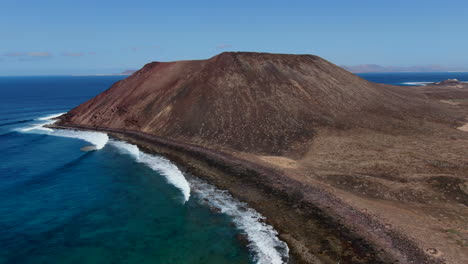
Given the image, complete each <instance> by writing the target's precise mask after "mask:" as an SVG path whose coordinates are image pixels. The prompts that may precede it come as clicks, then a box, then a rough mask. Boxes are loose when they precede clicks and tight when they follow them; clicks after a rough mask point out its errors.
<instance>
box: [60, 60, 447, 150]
mask: <svg viewBox="0 0 468 264" xmlns="http://www.w3.org/2000/svg"><path fill="white" fill-rule="evenodd" d="M447 111H448V110H445V109H442V108H440V106H439V105H438V104H437V103H432V102H428V101H427V99H426V98H425V97H424V96H423V95H421V94H419V93H413V92H412V91H411V90H410V89H402V88H401V87H394V86H387V85H381V84H375V83H371V82H368V81H366V80H364V79H362V78H360V77H358V76H356V75H354V74H352V73H350V72H348V71H346V70H344V69H342V68H340V67H338V66H336V65H334V64H332V63H330V62H328V61H326V60H324V59H322V58H320V57H317V56H312V55H286V54H267V53H247V52H226V53H221V54H219V55H217V56H215V57H212V58H210V59H208V60H196V61H176V62H152V63H149V64H147V65H145V66H144V67H143V68H142V69H141V70H139V71H137V72H135V73H134V74H133V75H131V76H130V77H128V78H127V79H125V80H122V81H119V82H117V83H115V84H114V85H113V86H112V87H111V88H110V89H108V90H107V91H105V92H104V93H102V94H100V95H98V96H97V97H95V98H93V99H91V100H89V101H87V102H85V103H83V104H82V105H80V106H78V107H77V108H75V109H73V110H72V111H70V112H69V113H68V114H67V115H66V116H65V117H64V118H62V121H61V122H62V124H74V125H86V126H93V127H106V128H117V129H127V130H135V131H143V132H146V133H149V134H153V135H157V136H162V137H166V138H171V139H176V140H181V141H188V142H193V143H199V144H203V145H211V146H218V147H227V148H231V149H234V150H239V151H247V152H255V153H264V154H271V155H296V156H297V155H301V153H304V152H305V151H306V150H307V149H308V144H309V143H310V142H311V139H313V137H314V134H315V132H316V128H317V127H332V128H336V129H340V130H343V129H350V128H355V127H362V128H369V129H373V130H377V131H388V132H389V133H391V132H394V131H395V130H400V131H398V132H399V133H402V132H404V131H402V130H411V129H412V128H413V127H414V125H413V124H414V122H413V121H414V120H415V119H419V118H421V117H422V116H424V119H425V120H434V121H436V122H454V116H453V114H452V113H450V112H447Z"/></svg>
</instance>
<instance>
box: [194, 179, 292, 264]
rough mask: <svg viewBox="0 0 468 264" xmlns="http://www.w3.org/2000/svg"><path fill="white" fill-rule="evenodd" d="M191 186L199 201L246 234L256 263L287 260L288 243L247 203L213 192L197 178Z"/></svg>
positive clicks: (209, 186) (213, 189)
mask: <svg viewBox="0 0 468 264" xmlns="http://www.w3.org/2000/svg"><path fill="white" fill-rule="evenodd" d="M190 183H191V186H192V188H193V191H194V193H195V195H197V196H198V197H200V200H201V201H202V202H204V203H207V204H208V205H209V206H213V207H215V208H217V209H219V210H220V211H221V212H222V213H224V214H226V215H229V216H230V217H232V219H233V221H234V224H235V225H236V226H237V227H238V228H239V229H240V230H243V231H244V232H245V234H246V235H247V239H248V240H249V244H248V247H249V249H250V250H251V252H253V253H254V260H255V263H258V264H282V263H287V262H288V259H289V248H288V246H287V244H286V243H285V242H283V241H281V240H280V239H279V238H278V232H276V230H275V229H274V228H273V227H272V226H270V225H267V224H266V223H264V222H263V220H264V219H265V218H264V217H263V216H262V215H261V214H259V213H258V212H257V211H255V210H254V209H252V208H249V207H247V204H245V203H242V202H240V201H238V200H237V199H235V198H234V197H232V196H231V195H230V194H229V193H228V192H226V191H221V190H218V189H216V188H215V187H214V186H212V185H210V184H208V183H205V182H203V181H202V180H200V179H196V178H194V179H191V180H190Z"/></svg>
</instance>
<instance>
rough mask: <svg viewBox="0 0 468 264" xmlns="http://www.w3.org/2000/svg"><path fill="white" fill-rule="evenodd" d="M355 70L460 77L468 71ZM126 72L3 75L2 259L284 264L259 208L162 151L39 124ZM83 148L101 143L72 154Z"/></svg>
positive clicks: (426, 78) (419, 79)
mask: <svg viewBox="0 0 468 264" xmlns="http://www.w3.org/2000/svg"><path fill="white" fill-rule="evenodd" d="M360 76H362V77H364V78H366V79H368V80H371V81H375V82H383V83H388V84H395V85H405V84H406V85H407V84H410V83H413V84H423V83H425V82H434V81H441V80H444V79H448V78H457V79H459V80H461V81H468V73H384V74H376V73H373V74H360ZM122 78H124V76H79V77H78V76H77V77H74V76H44V77H0V154H1V162H0V245H1V246H0V264H2V263H11V264H18V263H63V264H66V263H116V264H117V263H127V264H130V263H161V264H163V263H176V264H177V263H188V264H190V263H216V264H218V263H219V264H222V263H266V264H270V263H283V262H284V261H286V260H287V258H288V257H287V256H288V249H287V246H286V245H285V244H284V243H283V242H282V241H280V240H279V239H278V238H277V236H276V231H275V230H274V229H273V228H272V227H270V226H268V225H266V224H264V223H263V222H262V221H261V220H262V216H261V215H259V214H258V213H257V212H256V211H254V210H253V209H250V208H248V207H247V205H245V204H243V203H240V202H239V201H237V200H236V199H234V198H232V197H231V196H230V195H229V194H228V193H226V192H223V191H221V190H217V189H215V188H214V187H213V186H211V185H209V184H207V183H205V182H203V181H201V180H199V179H196V178H193V177H191V176H190V175H186V174H184V173H183V172H182V171H181V170H180V169H179V168H178V167H177V166H175V165H174V164H172V163H171V162H170V161H168V160H166V159H165V158H164V157H160V156H156V155H150V154H148V153H144V152H142V151H140V150H139V149H138V147H136V146H134V145H131V144H128V143H125V142H121V141H117V140H113V139H110V138H109V137H108V136H107V135H106V134H104V133H97V132H83V131H69V130H56V129H54V130H52V129H49V128H44V127H42V125H44V124H47V123H51V122H53V120H52V119H51V118H52V117H53V116H56V115H58V114H60V113H64V112H67V111H68V110H70V109H71V108H73V107H74V106H76V105H78V104H80V103H82V102H84V101H86V100H87V99H90V98H92V97H94V96H95V95H97V94H98V93H100V92H102V91H104V90H106V89H107V88H109V87H110V85H112V83H114V82H116V81H118V80H119V79H122ZM408 89H411V87H408ZM89 145H94V146H95V147H96V148H97V149H98V150H97V151H91V152H83V151H80V148H82V147H84V146H89ZM245 237H246V238H247V242H246V241H245V239H244V238H245Z"/></svg>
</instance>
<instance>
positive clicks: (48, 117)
mask: <svg viewBox="0 0 468 264" xmlns="http://www.w3.org/2000/svg"><path fill="white" fill-rule="evenodd" d="M63 114H66V112H64V113H58V114H52V115H47V116H43V117H38V118H36V120H40V121H44V120H50V119H53V118H56V117H59V116H61V115H63Z"/></svg>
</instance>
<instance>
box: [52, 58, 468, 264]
mask: <svg viewBox="0 0 468 264" xmlns="http://www.w3.org/2000/svg"><path fill="white" fill-rule="evenodd" d="M377 68H378V67H377V66H366V67H361V70H364V69H367V70H370V69H377ZM348 70H349V68H348ZM348 70H345V69H343V68H340V67H338V66H336V65H335V64H333V63H330V62H328V61H326V60H324V59H322V58H320V57H318V56H314V55H290V54H269V53H254V52H225V53H221V54H219V55H217V56H214V57H212V58H210V59H206V60H192V61H175V62H152V63H148V64H147V65H145V66H144V67H143V68H142V69H140V70H138V71H136V72H134V73H133V74H132V75H131V76H130V77H128V78H126V79H124V80H122V81H119V82H117V83H115V84H114V85H113V86H112V87H111V88H110V89H108V90H107V91H105V92H103V93H101V94H99V95H98V96H96V97H95V98H93V99H91V100H89V101H87V102H85V103H83V104H81V105H79V106H77V107H76V108H74V109H72V110H71V111H69V112H68V113H66V114H65V115H63V116H61V117H59V120H58V122H57V123H56V124H55V125H54V126H55V127H59V128H69V129H85V130H97V131H104V132H106V133H108V134H109V135H110V136H112V137H116V138H119V139H122V140H125V141H128V142H131V143H133V144H137V145H138V146H140V147H141V148H142V149H145V150H146V151H149V152H153V153H157V154H160V155H163V156H165V157H167V158H169V159H171V160H172V161H174V162H176V163H177V164H179V165H180V166H182V167H183V168H184V169H185V170H186V171H188V172H190V174H192V175H194V176H196V177H199V178H202V179H204V180H206V181H208V182H209V183H211V184H213V185H215V186H217V187H218V188H220V189H225V190H228V191H229V192H230V193H231V194H232V195H233V196H235V197H237V198H238V199H240V200H242V201H244V202H247V203H248V204H249V205H250V206H252V207H253V208H255V209H256V210H258V211H259V212H260V213H261V214H262V215H264V216H265V217H266V219H265V221H266V222H267V223H268V224H271V225H272V226H274V227H275V229H276V230H278V232H279V237H280V238H281V240H283V241H285V242H286V243H287V244H288V246H289V248H290V255H291V258H292V259H293V261H294V262H293V263H368V264H370V263H402V264H403V263H408V264H409V263H427V264H436V263H454V264H455V263H464V261H466V259H467V258H468V251H467V250H466V241H467V240H466V239H467V238H466V234H465V233H466V232H465V230H466V219H468V214H467V211H466V206H468V181H467V168H468V161H467V159H466V157H467V156H468V148H467V143H466V142H468V133H467V132H466V131H467V129H466V126H467V123H468V86H466V85H461V84H460V83H459V82H458V81H457V80H448V81H445V82H439V83H438V84H431V85H427V86H411V87H402V86H392V85H386V84H378V83H373V82H369V81H367V80H364V79H362V78H360V77H359V76H357V75H354V74H352V73H350V72H349V71H348ZM380 70H381V71H384V69H380ZM124 73H130V72H129V71H125V72H124ZM441 81H442V80H441Z"/></svg>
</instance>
